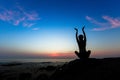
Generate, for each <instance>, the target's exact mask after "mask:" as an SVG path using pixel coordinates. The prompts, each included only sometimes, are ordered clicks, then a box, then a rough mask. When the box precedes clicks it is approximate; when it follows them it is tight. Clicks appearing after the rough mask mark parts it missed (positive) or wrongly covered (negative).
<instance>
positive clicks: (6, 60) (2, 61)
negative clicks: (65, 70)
mask: <svg viewBox="0 0 120 80" xmlns="http://www.w3.org/2000/svg"><path fill="white" fill-rule="evenodd" d="M72 60H74V59H0V63H9V62H23V63H25V62H69V61H72Z"/></svg>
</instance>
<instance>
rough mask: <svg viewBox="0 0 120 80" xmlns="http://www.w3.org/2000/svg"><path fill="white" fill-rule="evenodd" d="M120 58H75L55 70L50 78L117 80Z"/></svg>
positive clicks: (59, 79)
mask: <svg viewBox="0 0 120 80" xmlns="http://www.w3.org/2000/svg"><path fill="white" fill-rule="evenodd" d="M119 74H120V58H105V59H92V58H91V59H86V60H81V59H76V60H74V61H71V62H69V63H67V64H64V65H63V66H62V67H60V68H59V69H57V70H56V72H55V73H54V74H53V75H52V76H51V78H50V80H119V79H120V76H119Z"/></svg>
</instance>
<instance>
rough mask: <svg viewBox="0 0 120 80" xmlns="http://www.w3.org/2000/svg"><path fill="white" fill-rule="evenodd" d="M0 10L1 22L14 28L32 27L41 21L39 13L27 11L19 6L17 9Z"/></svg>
mask: <svg viewBox="0 0 120 80" xmlns="http://www.w3.org/2000/svg"><path fill="white" fill-rule="evenodd" d="M0 10H1V11H0V20H1V21H5V22H8V23H10V24H12V25H14V26H18V25H22V26H24V27H31V26H33V25H34V24H35V22H36V21H37V20H40V18H39V15H38V13H36V12H34V11H26V10H24V9H23V8H22V7H20V6H17V7H16V8H15V9H6V8H0Z"/></svg>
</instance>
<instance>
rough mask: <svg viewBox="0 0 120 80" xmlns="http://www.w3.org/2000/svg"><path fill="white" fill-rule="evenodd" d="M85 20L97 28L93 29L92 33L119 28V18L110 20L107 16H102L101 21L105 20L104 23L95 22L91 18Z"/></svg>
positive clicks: (87, 17)
mask: <svg viewBox="0 0 120 80" xmlns="http://www.w3.org/2000/svg"><path fill="white" fill-rule="evenodd" d="M86 19H87V20H88V21H90V22H91V23H93V24H94V25H96V26H99V27H97V28H93V30H94V31H103V30H107V29H112V28H118V27H120V18H119V17H118V18H112V17H109V16H102V19H104V20H106V22H98V21H97V20H95V19H93V18H92V17H89V16H86Z"/></svg>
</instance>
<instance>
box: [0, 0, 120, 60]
mask: <svg viewBox="0 0 120 80" xmlns="http://www.w3.org/2000/svg"><path fill="white" fill-rule="evenodd" d="M119 4H120V1H119V0H109V1H107V0H9V1H7V2H6V1H5V0H0V58H24V57H25V58H76V55H75V54H74V51H75V50H78V45H77V43H76V39H75V31H74V28H75V27H76V28H78V29H79V34H82V31H81V28H82V26H83V25H85V32H86V35H87V50H91V51H92V55H91V57H109V56H120V42H119V41H120V36H119V34H120V11H119V7H120V5H119Z"/></svg>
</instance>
